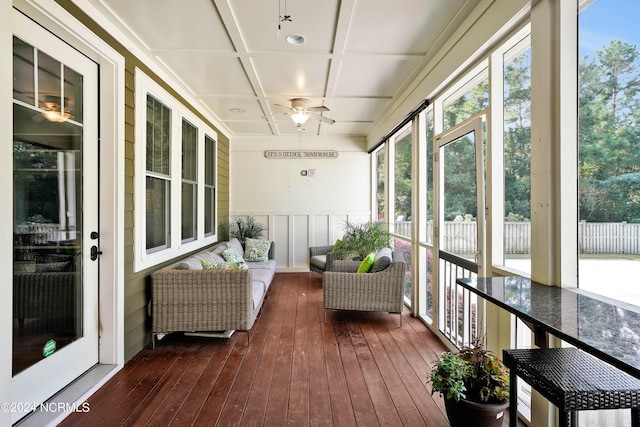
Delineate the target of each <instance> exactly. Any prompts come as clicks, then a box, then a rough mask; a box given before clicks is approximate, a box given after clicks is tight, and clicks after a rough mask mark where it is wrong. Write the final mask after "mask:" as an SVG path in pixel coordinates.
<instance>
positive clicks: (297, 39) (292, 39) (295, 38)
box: [284, 34, 307, 45]
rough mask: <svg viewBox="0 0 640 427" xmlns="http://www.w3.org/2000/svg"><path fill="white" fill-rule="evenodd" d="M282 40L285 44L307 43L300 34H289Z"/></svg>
mask: <svg viewBox="0 0 640 427" xmlns="http://www.w3.org/2000/svg"><path fill="white" fill-rule="evenodd" d="M284 39H285V40H286V41H287V43H289V44H294V45H299V44H303V43H304V42H306V41H307V39H305V38H304V36H302V35H300V34H289V35H288V36H286V37H285V38H284Z"/></svg>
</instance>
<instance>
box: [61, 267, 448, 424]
mask: <svg viewBox="0 0 640 427" xmlns="http://www.w3.org/2000/svg"><path fill="white" fill-rule="evenodd" d="M444 350H445V347H444V346H443V345H442V344H441V343H440V342H439V341H438V339H437V338H436V337H435V336H434V335H433V334H432V333H431V332H430V331H429V330H428V329H427V328H426V327H425V326H424V325H423V324H422V323H421V322H420V321H419V320H418V319H415V318H412V317H411V316H410V315H409V313H408V311H407V310H405V312H404V313H403V326H402V328H400V327H399V317H398V315H393V314H388V313H356V312H332V311H330V312H328V314H327V322H326V323H325V322H324V309H323V306H322V280H321V277H320V275H317V274H312V275H309V274H308V273H278V274H276V276H275V279H274V281H273V283H272V285H271V288H270V289H269V293H268V296H267V299H266V301H265V303H264V305H263V309H262V311H261V313H260V315H259V317H258V320H257V322H256V324H255V325H254V331H253V335H252V339H251V345H250V346H247V334H246V333H235V334H234V335H233V336H232V337H231V338H229V339H212V338H197V337H185V336H183V335H181V334H171V335H169V336H167V337H166V338H164V339H163V340H162V341H160V342H159V344H158V345H157V346H156V349H155V350H152V349H151V348H145V349H143V350H142V351H141V352H140V353H138V354H137V355H136V356H135V357H134V358H133V359H132V360H130V361H129V362H128V363H127V364H126V365H125V367H124V368H123V369H122V370H121V371H120V372H118V373H117V374H116V375H115V376H114V377H113V378H112V379H111V380H110V381H109V382H107V384H105V385H104V386H103V387H102V388H101V389H100V390H98V391H97V392H96V393H95V394H94V395H92V396H91V397H90V398H89V400H88V403H89V405H90V408H91V410H90V411H89V412H87V413H74V414H72V415H71V416H69V417H68V418H67V419H66V420H64V422H63V423H62V424H61V425H62V426H87V425H91V426H119V425H124V426H169V425H171V426H185V425H197V426H213V425H218V426H225V427H226V426H236V425H238V426H262V425H265V426H284V425H291V426H330V425H335V426H355V425H361V426H366V427H369V426H376V425H385V426H412V427H414V426H434V427H438V426H448V425H449V424H448V422H447V418H446V415H444V405H443V403H442V400H441V399H440V398H439V397H438V396H434V397H432V396H431V394H430V393H429V390H430V387H429V386H428V384H427V378H428V373H429V367H430V366H431V364H432V361H433V360H434V359H435V354H436V353H441V352H442V351H444Z"/></svg>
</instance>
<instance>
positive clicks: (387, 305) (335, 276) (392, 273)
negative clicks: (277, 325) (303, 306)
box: [322, 250, 407, 327]
mask: <svg viewBox="0 0 640 427" xmlns="http://www.w3.org/2000/svg"><path fill="white" fill-rule="evenodd" d="M356 264H357V265H359V263H357V262H354V261H334V265H333V267H334V270H332V271H327V272H325V273H324V274H323V275H322V290H323V293H324V309H325V318H324V319H325V322H326V321H327V310H355V311H387V312H389V313H398V314H400V327H402V309H403V308H404V283H405V271H406V268H407V265H406V262H405V260H404V257H403V256H402V253H400V252H399V251H397V250H396V251H393V260H392V262H391V265H389V267H387V268H386V269H384V270H383V271H380V272H378V273H362V274H359V273H356V272H355V270H354V269H353V267H354V266H355V268H356V269H357V265H356ZM336 268H337V269H340V270H342V271H336V270H335V269H336Z"/></svg>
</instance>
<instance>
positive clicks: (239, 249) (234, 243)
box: [227, 237, 244, 255]
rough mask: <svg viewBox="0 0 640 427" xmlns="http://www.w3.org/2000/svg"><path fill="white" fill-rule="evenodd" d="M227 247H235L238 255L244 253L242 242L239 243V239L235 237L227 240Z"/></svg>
mask: <svg viewBox="0 0 640 427" xmlns="http://www.w3.org/2000/svg"><path fill="white" fill-rule="evenodd" d="M227 249H235V250H236V252H238V253H239V254H240V255H242V254H243V253H244V248H243V247H242V243H240V240H238V239H236V238H235V237H234V238H233V239H231V240H229V241H228V242H227Z"/></svg>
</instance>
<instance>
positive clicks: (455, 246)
mask: <svg viewBox="0 0 640 427" xmlns="http://www.w3.org/2000/svg"><path fill="white" fill-rule="evenodd" d="M442 150H443V157H444V166H443V167H444V194H443V200H442V203H443V206H444V224H443V225H444V230H443V231H444V232H443V233H442V238H441V242H440V248H441V249H442V250H445V251H447V252H450V253H452V254H455V255H458V256H461V257H463V258H469V259H473V258H474V256H475V253H476V250H477V249H476V246H477V222H476V218H477V215H478V207H477V206H478V204H477V188H476V157H475V156H476V145H475V137H474V133H469V134H467V135H465V136H463V137H461V138H458V139H456V140H455V141H453V142H451V143H449V144H447V145H445V146H444V147H443V149H442Z"/></svg>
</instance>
